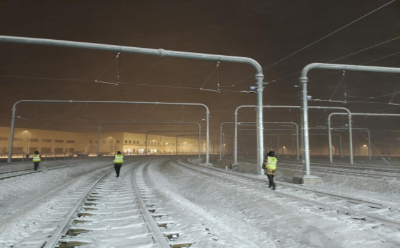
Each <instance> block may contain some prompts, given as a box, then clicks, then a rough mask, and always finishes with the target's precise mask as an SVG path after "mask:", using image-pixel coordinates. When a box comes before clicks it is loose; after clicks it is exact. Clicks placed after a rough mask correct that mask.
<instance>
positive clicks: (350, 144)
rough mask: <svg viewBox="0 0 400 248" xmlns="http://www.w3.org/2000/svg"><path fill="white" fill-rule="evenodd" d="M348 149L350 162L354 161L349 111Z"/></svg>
mask: <svg viewBox="0 0 400 248" xmlns="http://www.w3.org/2000/svg"><path fill="white" fill-rule="evenodd" d="M348 127H349V146H350V147H349V151H350V164H353V163H354V160H353V130H352V128H351V113H349V124H348Z"/></svg>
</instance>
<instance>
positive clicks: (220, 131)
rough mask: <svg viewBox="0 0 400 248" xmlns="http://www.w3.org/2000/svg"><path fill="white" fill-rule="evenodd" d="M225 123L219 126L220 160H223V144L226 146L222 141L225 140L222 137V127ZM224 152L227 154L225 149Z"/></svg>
mask: <svg viewBox="0 0 400 248" xmlns="http://www.w3.org/2000/svg"><path fill="white" fill-rule="evenodd" d="M224 123H225V122H223V123H221V125H220V126H219V160H222V144H224V142H223V141H222V139H223V138H224V137H223V136H222V125H224ZM224 152H225V148H224Z"/></svg>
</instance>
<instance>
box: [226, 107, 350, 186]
mask: <svg viewBox="0 0 400 248" xmlns="http://www.w3.org/2000/svg"><path fill="white" fill-rule="evenodd" d="M255 107H257V106H255V105H241V106H239V107H237V108H236V110H235V113H234V117H235V139H236V140H237V126H238V111H239V109H241V108H255ZM263 108H278V109H280V108H286V109H292V108H293V109H301V106H286V105H264V106H263ZM308 108H310V109H335V110H344V111H346V112H347V113H348V119H349V124H348V125H349V139H352V133H351V132H352V131H351V112H350V110H348V109H347V108H344V107H326V106H308ZM302 130H304V128H303V129H302ZM303 135H304V132H302V141H303V143H304V139H305V137H303ZM307 135H308V125H307ZM307 139H308V137H307ZM236 144H237V141H236ZM305 149H306V148H305V146H304V145H303V147H302V150H303V164H304V174H305V175H304V177H306V178H307V177H308V178H310V179H311V180H313V179H314V178H317V177H312V176H311V174H310V157H308V160H307V159H305ZM307 149H309V145H308V140H307ZM235 150H237V147H236V148H235ZM349 151H350V154H351V155H350V163H351V164H353V148H352V147H350V148H349ZM308 155H309V153H308ZM233 157H234V162H233V165H236V166H237V165H238V162H237V154H234V156H233ZM258 168H259V169H258V173H259V174H260V175H261V174H262V171H261V163H260V164H258ZM317 180H318V179H317Z"/></svg>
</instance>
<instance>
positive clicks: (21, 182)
mask: <svg viewBox="0 0 400 248" xmlns="http://www.w3.org/2000/svg"><path fill="white" fill-rule="evenodd" d="M152 160H154V158H152ZM213 163H215V162H214V161H213ZM106 165H110V166H109V167H108V168H109V169H110V168H111V163H110V162H109V161H104V162H99V163H97V164H87V165H85V166H79V167H70V168H64V169H60V170H52V171H45V172H41V173H35V174H32V175H28V176H22V177H16V178H11V179H6V180H1V181H0V197H3V201H2V202H1V203H0V204H1V206H0V207H1V208H0V246H1V244H2V243H1V240H2V239H5V238H6V237H5V236H7V235H8V236H9V235H14V236H13V238H14V239H15V240H17V239H18V238H19V237H18V236H21V237H26V236H29V235H30V234H31V233H34V232H35V229H37V224H35V223H33V221H34V220H35V219H36V218H37V216H44V215H45V213H46V211H48V210H49V209H50V208H54V207H62V206H58V205H57V203H59V202H57V201H56V199H57V197H62V196H63V195H68V194H70V193H71V192H73V191H74V190H77V189H78V188H79V185H83V184H84V182H85V181H87V179H88V177H89V176H90V173H89V172H90V171H93V170H96V169H100V168H105V166H106ZM215 165H216V166H217V167H218V166H219V167H221V168H223V169H224V168H225V165H223V164H218V163H216V164H215ZM123 168H124V167H123ZM279 173H281V175H279ZM285 173H287V174H290V173H293V172H291V171H289V170H284V169H282V170H280V171H279V172H278V176H277V177H278V179H279V178H285V175H284V174H285ZM143 175H144V177H145V178H144V179H145V182H146V184H147V186H148V187H149V189H150V190H151V193H152V194H153V195H155V196H156V198H153V200H152V201H153V202H154V203H155V204H156V206H155V207H157V206H160V207H161V208H162V209H161V210H159V211H161V212H163V213H165V212H166V213H168V214H169V215H168V217H167V218H166V219H163V221H168V220H170V221H172V222H173V223H171V224H170V225H169V226H168V229H167V231H168V232H175V231H177V232H179V233H181V236H180V237H179V240H184V241H194V242H195V243H194V245H193V247H201V248H203V247H216V248H218V247H240V248H247V247H400V232H397V233H394V232H393V228H388V227H385V226H375V225H372V224H370V223H365V222H362V221H355V220H353V219H352V218H351V217H349V216H346V215H342V214H337V213H335V212H332V211H329V210H321V209H319V208H318V207H315V206H307V205H305V204H304V203H301V202H298V201H296V200H292V199H286V198H282V197H277V195H276V194H274V191H271V190H269V189H268V188H265V190H248V189H246V188H242V187H238V186H237V185H235V184H233V183H229V184H227V183H226V182H223V181H222V180H220V179H217V178H214V177H210V176H206V175H204V176H200V175H201V174H199V173H197V172H194V171H192V170H189V169H186V168H183V167H181V166H179V165H176V164H174V163H170V162H169V161H168V159H157V160H156V161H155V162H153V163H151V165H150V166H149V167H148V168H147V170H145V171H144V173H143ZM320 176H322V177H323V178H324V183H322V184H319V185H308V186H304V187H309V188H317V189H319V190H324V191H329V192H333V193H340V194H344V195H353V196H356V197H359V198H363V199H373V200H380V201H382V202H384V201H387V202H391V203H396V204H398V203H400V197H399V196H400V193H398V192H396V191H395V190H393V191H392V192H388V193H386V192H382V189H381V185H379V183H380V182H378V181H376V180H373V179H370V180H368V179H365V178H363V179H360V178H351V179H349V178H350V177H346V176H343V175H340V176H335V175H334V174H326V175H323V173H321V175H320ZM352 177H354V176H352ZM363 180H364V181H365V182H364V181H363ZM357 181H359V182H360V183H363V184H364V183H370V184H371V185H374V184H375V185H376V187H373V186H371V187H369V188H366V189H363V187H360V186H359V185H358V184H357ZM389 184H390V185H392V186H391V187H393V188H396V187H397V186H398V185H399V182H398V181H397V180H393V182H389ZM399 188H400V187H399ZM374 189H377V190H376V191H374ZM278 190H279V181H278ZM58 191H60V193H56V192H58ZM7 240H10V239H9V238H7ZM15 242H16V241H15ZM3 244H5V243H3ZM7 244H10V243H7ZM5 247H10V246H5Z"/></svg>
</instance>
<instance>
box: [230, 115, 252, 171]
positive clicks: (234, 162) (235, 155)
mask: <svg viewBox="0 0 400 248" xmlns="http://www.w3.org/2000/svg"><path fill="white" fill-rule="evenodd" d="M239 108H240V107H237V108H236V110H235V114H234V117H235V137H234V141H233V164H232V166H237V165H239V164H238V161H237V136H238V133H237V126H238V125H237V124H238V113H237V111H238V110H239ZM257 155H258V154H257ZM257 163H258V157H257ZM257 166H258V164H257Z"/></svg>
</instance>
